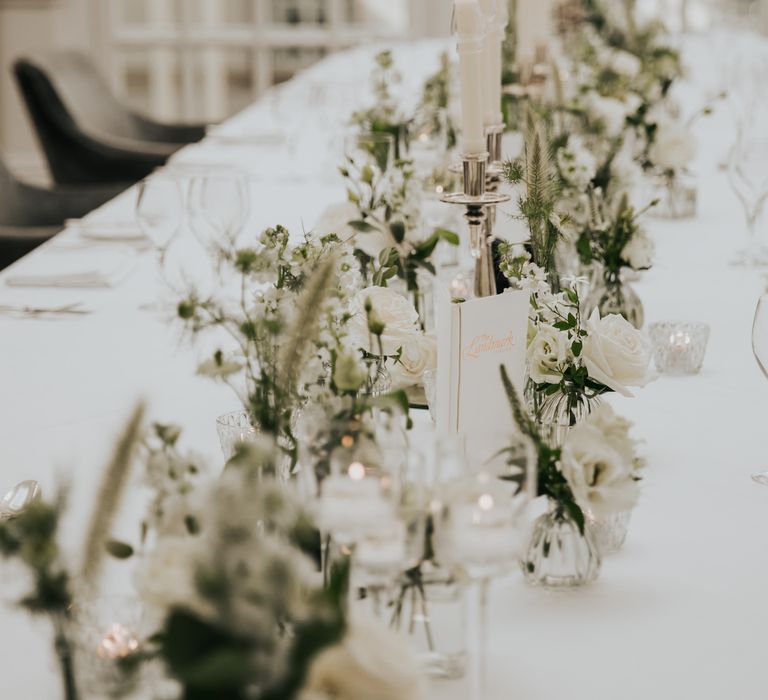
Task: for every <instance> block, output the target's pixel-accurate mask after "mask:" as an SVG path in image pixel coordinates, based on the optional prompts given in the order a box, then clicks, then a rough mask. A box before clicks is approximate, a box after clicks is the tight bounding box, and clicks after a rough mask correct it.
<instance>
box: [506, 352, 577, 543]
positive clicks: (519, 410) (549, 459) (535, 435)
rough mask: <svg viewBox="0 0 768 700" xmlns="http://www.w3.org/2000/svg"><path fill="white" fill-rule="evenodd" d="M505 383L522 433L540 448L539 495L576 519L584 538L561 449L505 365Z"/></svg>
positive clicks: (508, 397)
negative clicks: (548, 439) (530, 410)
mask: <svg viewBox="0 0 768 700" xmlns="http://www.w3.org/2000/svg"><path fill="white" fill-rule="evenodd" d="M501 381H502V383H503V385H504V391H505V392H506V394H507V399H508V401H509V406H510V409H511V410H512V417H513V419H514V421H515V424H516V425H517V427H518V429H519V430H520V432H522V433H523V434H524V435H527V436H528V437H529V438H531V440H532V441H533V444H534V446H535V448H536V452H537V456H538V461H537V479H538V484H537V493H538V494H539V495H542V496H547V497H548V498H550V499H552V500H553V501H555V502H556V503H558V504H559V505H560V507H562V508H563V509H564V510H565V511H566V512H567V513H568V515H570V517H571V518H573V520H574V522H575V523H576V524H577V526H578V528H579V531H580V532H581V533H582V534H584V513H583V511H582V510H581V508H580V507H579V505H578V503H576V499H575V498H574V496H573V491H572V490H571V487H570V486H569V485H568V481H567V480H566V478H565V477H564V476H563V473H562V472H561V471H560V468H559V466H558V462H559V461H560V457H561V451H560V448H554V447H551V446H550V445H549V444H547V442H546V440H544V439H543V438H542V436H541V433H540V432H539V430H538V428H537V426H536V422H535V421H534V420H533V419H532V418H531V416H530V415H529V414H528V412H527V411H526V409H525V408H524V406H523V403H522V401H521V400H520V397H519V396H518V394H517V390H516V389H515V387H514V385H513V384H512V381H511V380H510V378H509V375H508V374H507V368H506V367H505V366H504V365H501Z"/></svg>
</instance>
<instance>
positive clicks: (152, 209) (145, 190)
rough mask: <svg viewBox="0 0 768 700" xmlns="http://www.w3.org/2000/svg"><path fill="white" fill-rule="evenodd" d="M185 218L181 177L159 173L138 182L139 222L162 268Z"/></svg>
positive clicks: (137, 217) (137, 218) (137, 211)
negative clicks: (169, 248) (179, 178)
mask: <svg viewBox="0 0 768 700" xmlns="http://www.w3.org/2000/svg"><path fill="white" fill-rule="evenodd" d="M183 218H184V203H183V196H182V191H181V187H180V186H179V181H178V180H177V179H175V178H173V177H171V176H169V175H164V174H162V173H157V174H155V175H152V176H150V177H148V178H145V179H144V180H142V181H141V182H140V183H139V184H138V185H137V196H136V222H137V223H138V225H139V228H140V229H141V232H142V233H143V234H144V235H145V236H146V237H147V238H149V240H150V241H152V244H153V245H154V247H155V249H156V250H157V252H158V254H159V255H158V257H159V261H160V267H161V269H162V267H163V265H164V263H165V256H166V253H167V252H168V247H169V246H170V244H171V241H173V239H174V238H175V237H176V234H177V233H178V232H179V229H180V228H181V223H182V221H183Z"/></svg>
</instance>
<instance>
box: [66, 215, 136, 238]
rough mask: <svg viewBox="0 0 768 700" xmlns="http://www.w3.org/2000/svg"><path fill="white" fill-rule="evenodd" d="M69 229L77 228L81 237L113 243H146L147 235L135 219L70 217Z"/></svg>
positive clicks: (67, 227)
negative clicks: (113, 219) (107, 219)
mask: <svg viewBox="0 0 768 700" xmlns="http://www.w3.org/2000/svg"><path fill="white" fill-rule="evenodd" d="M65 225H66V229H67V230H75V231H77V233H78V234H79V236H80V238H84V239H87V240H92V241H108V242H113V243H144V242H147V240H148V239H147V237H146V236H145V235H144V234H143V233H142V231H141V229H140V228H139V226H138V224H137V223H136V222H135V221H113V222H104V221H88V220H85V219H70V220H69V221H67V222H66V224H65Z"/></svg>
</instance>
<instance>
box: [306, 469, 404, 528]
mask: <svg viewBox="0 0 768 700" xmlns="http://www.w3.org/2000/svg"><path fill="white" fill-rule="evenodd" d="M383 488H384V485H383V484H382V481H381V480H380V479H378V478H377V477H374V476H368V474H367V471H366V468H365V465H364V464H362V463H361V462H352V463H351V464H350V465H349V466H348V467H347V469H346V471H345V472H344V473H343V474H339V475H333V476H329V477H327V478H326V479H325V480H324V481H323V483H322V488H321V492H320V508H319V521H320V527H321V528H322V529H324V530H328V531H329V532H331V533H332V534H333V535H335V536H336V537H337V538H341V539H353V538H354V537H355V536H356V535H357V534H360V533H362V532H366V531H367V530H369V529H370V528H372V527H374V526H375V525H376V524H377V523H380V522H382V521H384V520H386V518H388V517H389V516H390V514H391V506H390V504H389V503H388V502H387V501H386V500H385V499H384V498H383V497H382V493H381V492H382V489H383Z"/></svg>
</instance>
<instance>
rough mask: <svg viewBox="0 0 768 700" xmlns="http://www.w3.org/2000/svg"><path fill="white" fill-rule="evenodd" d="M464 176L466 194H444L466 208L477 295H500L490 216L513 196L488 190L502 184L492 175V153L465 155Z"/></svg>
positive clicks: (496, 176)
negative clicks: (497, 289)
mask: <svg viewBox="0 0 768 700" xmlns="http://www.w3.org/2000/svg"><path fill="white" fill-rule="evenodd" d="M461 170H462V172H463V174H464V191H463V192H452V193H450V194H446V195H443V197H441V200H442V201H443V202H446V203H447V204H457V205H460V206H464V207H466V209H467V213H466V214H465V215H464V218H465V219H466V220H467V223H468V225H469V246H470V252H471V253H472V257H473V258H474V259H475V296H478V297H487V296H494V295H495V294H496V276H495V273H494V265H493V252H492V250H491V244H492V242H493V221H494V220H495V215H490V216H489V212H493V211H494V208H495V207H496V206H497V205H498V204H502V203H504V202H507V201H509V199H510V196H509V195H507V194H500V193H498V192H490V191H488V189H487V188H488V185H489V182H490V183H495V184H496V185H498V182H499V176H498V175H495V174H492V173H490V172H489V168H488V154H487V153H484V154H480V155H476V156H465V157H464V159H463V162H462V168H461Z"/></svg>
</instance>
